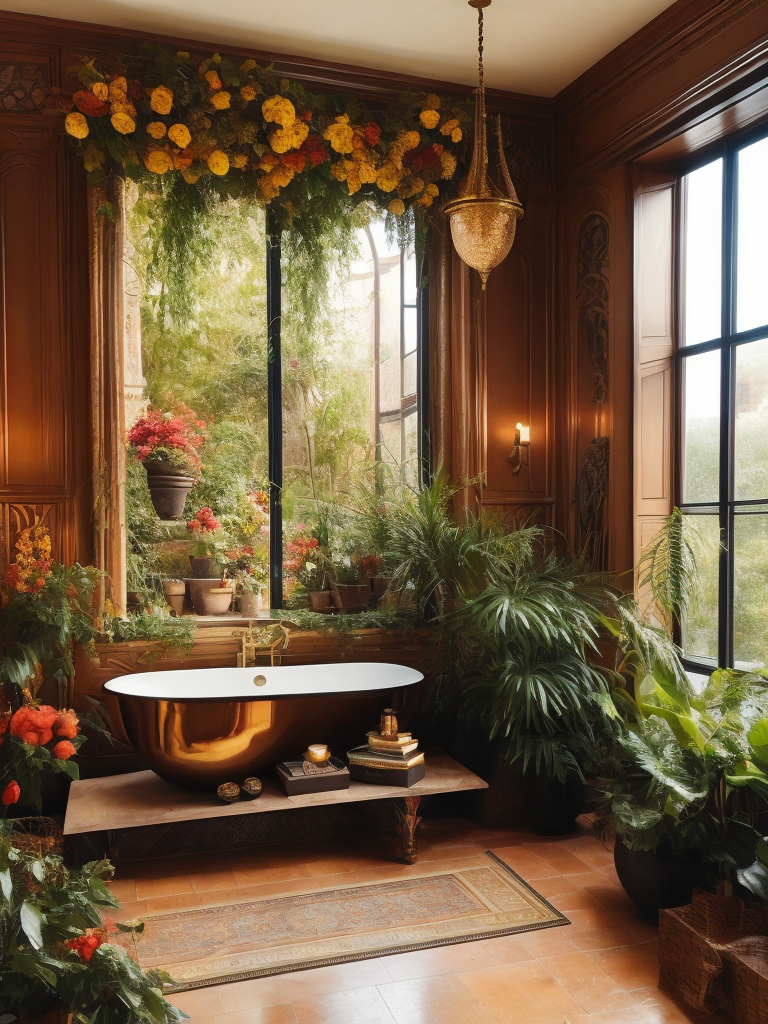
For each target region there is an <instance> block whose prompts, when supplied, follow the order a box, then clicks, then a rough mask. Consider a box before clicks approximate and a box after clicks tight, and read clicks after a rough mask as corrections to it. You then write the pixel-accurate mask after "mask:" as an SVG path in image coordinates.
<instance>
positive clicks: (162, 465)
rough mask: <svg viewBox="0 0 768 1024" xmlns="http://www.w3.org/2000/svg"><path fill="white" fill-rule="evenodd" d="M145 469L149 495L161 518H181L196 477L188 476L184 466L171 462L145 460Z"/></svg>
mask: <svg viewBox="0 0 768 1024" xmlns="http://www.w3.org/2000/svg"><path fill="white" fill-rule="evenodd" d="M144 469H145V470H146V472H147V487H148V488H149V496H150V498H151V499H152V505H153V506H154V509H155V512H157V514H158V516H159V517H160V519H181V517H182V516H183V514H184V504H185V502H186V500H187V495H188V494H189V492H190V491H191V490H192V488H193V487H194V486H195V478H194V477H193V476H188V475H187V473H186V472H185V470H184V468H183V467H180V466H174V465H173V464H172V463H170V462H145V463H144Z"/></svg>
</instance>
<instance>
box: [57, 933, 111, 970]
mask: <svg viewBox="0 0 768 1024" xmlns="http://www.w3.org/2000/svg"><path fill="white" fill-rule="evenodd" d="M105 939H106V934H105V931H104V929H103V928H86V930H85V931H84V932H83V934H82V935H78V936H77V938H74V939H67V940H66V942H65V943H64V945H65V946H67V947H68V948H69V949H73V950H74V951H75V952H76V953H77V955H78V956H79V957H80V959H81V960H82V961H83V963H85V964H87V963H88V962H89V961H90V959H91V957H92V956H93V954H94V953H95V952H96V950H97V949H98V948H99V946H100V945H101V944H102V942H104V940H105Z"/></svg>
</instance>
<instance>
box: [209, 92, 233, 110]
mask: <svg viewBox="0 0 768 1024" xmlns="http://www.w3.org/2000/svg"><path fill="white" fill-rule="evenodd" d="M230 99H231V96H230V94H229V93H228V92H227V91H226V90H225V89H222V91H221V92H215V93H214V94H213V95H212V96H211V103H212V105H213V106H214V107H215V108H216V109H217V110H226V109H227V107H228V106H229V101H230Z"/></svg>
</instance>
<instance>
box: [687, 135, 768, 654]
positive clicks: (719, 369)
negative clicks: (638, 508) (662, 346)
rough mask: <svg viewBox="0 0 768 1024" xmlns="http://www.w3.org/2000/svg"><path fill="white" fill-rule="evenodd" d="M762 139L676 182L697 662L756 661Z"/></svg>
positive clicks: (766, 519)
mask: <svg viewBox="0 0 768 1024" xmlns="http://www.w3.org/2000/svg"><path fill="white" fill-rule="evenodd" d="M766 180H768V137H763V138H758V139H757V140H755V141H752V140H750V141H749V142H741V143H738V144H732V145H731V146H729V147H728V148H727V149H726V151H725V152H724V154H723V155H722V156H719V157H718V158H717V159H714V160H710V161H709V162H708V163H706V164H704V165H703V166H701V167H697V168H696V169H694V170H692V171H690V172H689V173H688V174H686V175H685V176H684V177H683V179H682V203H681V208H682V231H681V275H680V276H681V285H682V287H681V338H680V342H681V343H680V346H679V349H678V366H679V369H680V371H681V373H680V379H681V389H680V392H681V399H682V416H681V425H682V437H681V459H680V463H681V479H680V488H681V493H680V496H679V503H680V506H681V508H682V509H683V511H684V512H686V513H688V515H689V519H688V520H687V521H688V523H689V525H690V528H691V534H692V537H693V539H694V544H695V546H696V547H697V548H698V550H699V561H700V567H701V570H702V586H701V593H700V596H699V600H698V602H697V604H696V606H695V607H694V608H693V609H692V610H691V612H690V613H689V615H688V619H687V622H686V624H685V630H684V648H685V654H686V657H687V658H688V659H689V661H690V662H691V663H693V664H700V665H702V666H712V665H716V664H719V665H726V666H736V667H737V668H748V667H756V666H764V665H766V664H768V633H767V632H766V628H765V623H766V621H767V620H768V593H767V592H766V586H765V581H766V579H767V578H768V243H767V242H766V239H767V238H768V195H767V194H766V189H765V181H766Z"/></svg>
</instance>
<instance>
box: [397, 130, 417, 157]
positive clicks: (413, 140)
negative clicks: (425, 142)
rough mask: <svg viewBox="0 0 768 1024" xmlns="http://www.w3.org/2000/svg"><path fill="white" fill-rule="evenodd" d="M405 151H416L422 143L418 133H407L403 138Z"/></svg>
mask: <svg viewBox="0 0 768 1024" xmlns="http://www.w3.org/2000/svg"><path fill="white" fill-rule="evenodd" d="M401 139H402V146H403V150H404V151H405V152H406V153H407V152H408V150H409V149H416V147H417V146H418V144H419V143H420V142H421V136H420V135H419V133H418V132H406V133H405V134H404V135H402V136H401Z"/></svg>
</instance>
